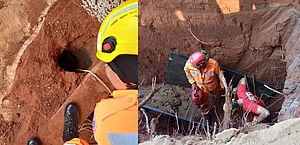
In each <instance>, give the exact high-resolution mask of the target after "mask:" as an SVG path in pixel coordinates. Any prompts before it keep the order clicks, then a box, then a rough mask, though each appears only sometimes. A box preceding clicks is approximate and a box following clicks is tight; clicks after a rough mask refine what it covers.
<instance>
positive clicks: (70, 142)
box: [64, 138, 89, 145]
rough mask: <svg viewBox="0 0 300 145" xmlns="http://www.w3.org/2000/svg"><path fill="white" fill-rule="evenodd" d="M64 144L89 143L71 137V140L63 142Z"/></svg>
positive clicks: (82, 144)
mask: <svg viewBox="0 0 300 145" xmlns="http://www.w3.org/2000/svg"><path fill="white" fill-rule="evenodd" d="M64 145H89V143H88V142H87V141H86V140H84V139H80V138H73V139H72V140H70V141H67V142H65V143H64Z"/></svg>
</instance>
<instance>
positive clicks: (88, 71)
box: [76, 69, 111, 94]
mask: <svg viewBox="0 0 300 145" xmlns="http://www.w3.org/2000/svg"><path fill="white" fill-rule="evenodd" d="M76 70H78V71H82V72H87V73H90V74H92V75H93V76H94V77H95V78H96V79H97V80H98V81H99V82H100V83H101V84H102V85H103V86H104V87H105V88H106V89H107V91H108V92H109V93H110V94H111V90H110V89H109V88H108V86H107V85H106V84H105V83H104V82H103V81H102V80H101V79H100V78H99V77H98V76H97V75H96V74H95V73H94V72H92V71H90V70H85V69H76Z"/></svg>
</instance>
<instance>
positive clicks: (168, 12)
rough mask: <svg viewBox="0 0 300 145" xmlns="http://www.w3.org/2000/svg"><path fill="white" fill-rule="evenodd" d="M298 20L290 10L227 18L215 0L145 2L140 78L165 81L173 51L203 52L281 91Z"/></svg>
mask: <svg viewBox="0 0 300 145" xmlns="http://www.w3.org/2000/svg"><path fill="white" fill-rule="evenodd" d="M176 11H181V12H182V14H183V16H184V17H185V18H186V21H180V20H179V19H178V17H176V14H175V12H176ZM246 16H247V17H246ZM296 19H297V17H296V16H294V12H293V10H291V8H290V7H286V6H285V7H264V8H261V9H257V10H245V11H240V12H238V13H232V14H227V15H224V14H222V13H220V12H219V11H218V5H217V4H216V3H215V2H214V1H209V2H206V1H191V2H190V1H189V2H181V1H172V2H170V1H162V2H161V3H154V2H153V1H142V2H141V5H140V21H139V26H140V27H139V54H140V55H139V70H141V71H139V80H143V79H144V80H146V82H149V80H151V79H150V78H151V77H153V76H157V77H158V80H159V81H160V82H163V79H164V77H165V70H166V64H167V60H168V52H169V51H171V50H172V51H180V52H182V53H185V54H191V53H192V52H193V51H196V50H198V49H199V48H204V49H206V50H207V51H208V53H209V54H210V56H211V57H212V58H214V59H216V60H218V61H219V63H220V64H221V65H222V66H224V67H227V68H230V69H233V70H236V71H239V72H242V73H246V74H248V75H250V76H251V75H252V74H255V76H256V78H257V79H259V80H262V81H265V82H267V83H270V84H272V85H274V86H275V87H276V88H278V89H282V88H283V84H284V78H285V76H286V70H285V68H286V62H285V61H284V59H285V58H284V57H285V51H286V50H285V48H284V45H285V43H286V42H287V40H288V37H289V36H290V34H291V31H292V28H293V26H294V25H295V23H296V22H295V21H296ZM188 23H190V24H191V25H189V24H188ZM189 26H191V30H192V32H193V34H194V35H195V36H196V37H197V38H199V39H200V40H201V41H204V42H206V43H209V44H206V43H200V42H198V41H197V40H196V39H194V38H193V36H192V35H191V33H190V32H189V30H188V28H189Z"/></svg>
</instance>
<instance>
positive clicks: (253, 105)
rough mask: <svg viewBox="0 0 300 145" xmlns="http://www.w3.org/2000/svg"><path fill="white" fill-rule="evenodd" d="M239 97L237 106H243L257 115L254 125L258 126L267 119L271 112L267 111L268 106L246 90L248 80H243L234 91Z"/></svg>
mask: <svg viewBox="0 0 300 145" xmlns="http://www.w3.org/2000/svg"><path fill="white" fill-rule="evenodd" d="M233 92H234V93H235V94H237V96H238V100H237V102H236V103H237V104H238V105H239V106H243V109H244V110H245V111H247V112H250V113H253V114H255V116H254V118H253V121H252V123H253V124H257V123H259V122H261V121H263V120H264V119H266V118H267V117H268V116H269V115H270V112H269V111H268V110H267V109H266V104H265V103H264V102H263V100H261V99H260V98H258V97H257V96H256V95H254V94H252V93H251V92H249V91H248V90H247V89H246V78H242V79H241V80H240V82H239V84H238V87H237V90H236V89H234V91H233Z"/></svg>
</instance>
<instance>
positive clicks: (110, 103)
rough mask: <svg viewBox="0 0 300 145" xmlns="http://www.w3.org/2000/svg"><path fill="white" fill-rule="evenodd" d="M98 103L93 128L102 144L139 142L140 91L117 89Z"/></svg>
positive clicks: (124, 144) (95, 135)
mask: <svg viewBox="0 0 300 145" xmlns="http://www.w3.org/2000/svg"><path fill="white" fill-rule="evenodd" d="M112 96H113V98H108V99H104V100H101V102H99V103H97V105H96V108H95V112H94V120H93V130H94V137H95V139H96V141H97V142H98V144H101V145H119V144H122V145H137V144H138V98H137V97H138V91H137V90H116V91H113V93H112Z"/></svg>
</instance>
